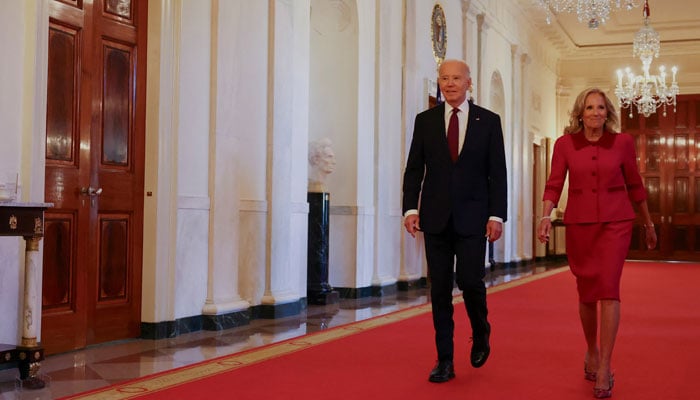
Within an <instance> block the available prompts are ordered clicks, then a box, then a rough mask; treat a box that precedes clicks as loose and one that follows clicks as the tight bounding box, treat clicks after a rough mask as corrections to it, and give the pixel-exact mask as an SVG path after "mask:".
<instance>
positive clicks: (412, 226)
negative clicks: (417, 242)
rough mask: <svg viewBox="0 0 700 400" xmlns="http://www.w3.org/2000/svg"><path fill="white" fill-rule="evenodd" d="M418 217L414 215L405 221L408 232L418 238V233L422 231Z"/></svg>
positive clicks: (404, 224)
mask: <svg viewBox="0 0 700 400" xmlns="http://www.w3.org/2000/svg"><path fill="white" fill-rule="evenodd" d="M419 222H420V220H419V218H418V215H416V214H412V215H409V216H407V217H406V218H405V219H404V220H403V226H405V227H406V232H408V233H410V234H411V236H413V237H416V232H418V231H419V230H420V225H419Z"/></svg>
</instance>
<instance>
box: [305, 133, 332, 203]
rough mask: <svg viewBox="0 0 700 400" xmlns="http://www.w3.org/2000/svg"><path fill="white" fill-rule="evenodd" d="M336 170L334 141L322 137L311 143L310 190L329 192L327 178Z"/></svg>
mask: <svg viewBox="0 0 700 400" xmlns="http://www.w3.org/2000/svg"><path fill="white" fill-rule="evenodd" d="M334 170H335V153H333V148H332V142H331V140H330V139H328V138H321V139H318V140H314V141H312V142H311V143H309V192H321V193H322V192H327V191H328V189H327V188H326V179H327V177H328V175H329V174H330V173H332V172H333V171H334Z"/></svg>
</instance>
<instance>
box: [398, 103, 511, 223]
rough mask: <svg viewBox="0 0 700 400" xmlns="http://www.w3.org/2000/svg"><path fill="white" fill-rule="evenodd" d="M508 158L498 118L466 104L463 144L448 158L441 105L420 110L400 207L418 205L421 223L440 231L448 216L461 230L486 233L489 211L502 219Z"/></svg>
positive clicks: (404, 208) (443, 105) (404, 209)
mask: <svg viewBox="0 0 700 400" xmlns="http://www.w3.org/2000/svg"><path fill="white" fill-rule="evenodd" d="M506 175H507V174H506V162H505V154H504V148H503V131H502V128H501V118H500V117H499V116H498V114H495V113H493V112H491V111H489V110H487V109H485V108H482V107H479V106H477V105H474V104H473V103H471V102H470V103H469V121H468V124H467V132H466V136H465V139H464V145H463V146H462V149H461V151H460V153H459V157H458V158H457V161H456V162H454V163H453V162H452V159H451V157H450V153H449V149H448V144H447V135H446V128H445V104H444V103H443V104H440V105H438V106H436V107H433V108H431V109H429V110H426V111H423V112H422V113H420V114H418V115H417V116H416V119H415V126H414V128H413V139H412V141H411V148H410V150H409V153H408V160H407V162H406V170H405V171H404V181H403V212H404V213H406V211H407V210H411V209H418V210H419V216H420V228H421V230H422V231H424V232H427V233H432V234H437V233H440V232H442V231H443V230H444V229H445V227H446V226H447V223H448V221H449V220H450V216H452V221H453V224H454V229H455V232H457V233H458V234H460V235H463V236H468V235H484V234H485V232H486V223H487V221H488V219H489V216H496V217H500V218H502V219H503V222H505V221H506V213H507V203H508V202H507V191H508V185H507V181H506ZM419 203H420V204H419Z"/></svg>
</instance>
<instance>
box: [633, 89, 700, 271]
mask: <svg viewBox="0 0 700 400" xmlns="http://www.w3.org/2000/svg"><path fill="white" fill-rule="evenodd" d="M622 123H623V131H624V132H628V133H630V134H632V135H634V136H635V138H636V144H637V157H638V160H639V168H640V172H641V173H642V177H643V178H644V184H645V186H646V188H647V192H648V195H649V199H648V204H649V210H650V211H651V214H652V218H653V220H654V225H656V232H657V236H658V238H659V244H658V246H657V248H656V249H655V250H653V251H647V250H645V249H644V235H643V234H642V230H641V227H638V229H635V230H634V234H633V237H632V244H631V246H630V255H629V257H630V258H638V259H666V260H685V261H700V168H699V167H700V159H699V157H700V149H699V148H698V146H700V95H685V96H679V97H678V107H677V111H676V112H675V113H674V112H673V110H672V109H669V110H668V111H667V115H666V116H665V117H664V116H663V113H662V111H661V110H659V111H658V112H657V113H656V114H652V115H651V116H649V117H648V118H644V117H640V116H639V115H636V114H635V115H634V116H633V118H629V117H628V116H627V113H626V112H624V113H623V115H622Z"/></svg>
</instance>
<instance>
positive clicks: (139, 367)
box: [0, 258, 566, 400]
mask: <svg viewBox="0 0 700 400" xmlns="http://www.w3.org/2000/svg"><path fill="white" fill-rule="evenodd" d="M565 264H566V262H565V259H561V258H557V259H552V260H545V261H541V262H537V263H529V264H525V265H520V266H517V267H502V266H495V267H492V268H490V269H489V270H487V276H486V284H487V286H489V287H492V286H496V285H499V284H502V283H507V282H510V281H513V280H516V279H519V278H522V277H526V276H530V275H533V274H537V273H541V272H545V271H547V270H550V269H553V268H558V267H561V266H563V265H565ZM427 301H428V296H427V290H426V289H413V290H409V291H400V292H398V293H397V294H396V295H391V296H383V297H370V298H363V299H341V301H340V303H339V304H335V305H328V306H309V307H308V308H307V309H306V310H304V311H303V312H302V313H301V314H300V315H296V316H292V317H288V318H280V319H274V320H269V319H259V320H253V321H251V323H250V324H249V325H246V326H242V327H238V328H233V329H228V330H224V331H199V332H194V333H188V334H183V335H180V336H177V337H175V338H172V339H161V340H146V339H131V340H124V341H119V342H112V343H107V344H103V345H98V346H91V347H89V348H86V349H83V350H79V351H73V352H69V353H62V354H56V355H51V356H48V357H47V358H46V359H45V360H44V361H43V362H42V363H41V371H40V373H41V374H42V375H43V376H44V378H45V379H46V381H47V382H48V385H47V387H46V388H44V389H39V390H29V389H25V390H18V389H17V388H16V384H15V383H16V377H17V370H16V369H5V370H0V399H1V400H6V399H8V400H9V399H32V400H35V399H39V400H44V399H55V398H60V397H64V396H68V395H72V394H77V393H81V392H84V391H88V390H92V389H98V388H101V387H105V386H108V385H111V384H117V383H121V382H124V381H127V380H131V379H136V378H139V377H143V376H146V375H150V374H154V373H157V372H162V371H166V370H169V369H173V368H177V367H182V366H185V365H189V364H193V363H197V362H200V361H204V360H207V359H211V358H214V357H219V356H224V355H227V354H232V353H236V352H240V351H243V350H248V349H252V348H256V347H259V346H264V345H268V344H271V343H275V342H279V341H283V340H286V339H290V338H294V337H299V336H303V335H305V334H309V333H313V332H316V331H319V330H323V329H327V328H331V327H336V326H340V325H344V324H348V323H352V322H355V321H360V320H364V319H367V318H372V317H375V316H379V315H382V314H386V313H390V312H394V311H399V310H401V309H404V308H407V307H412V306H416V305H420V304H424V303H426V302H427Z"/></svg>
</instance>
